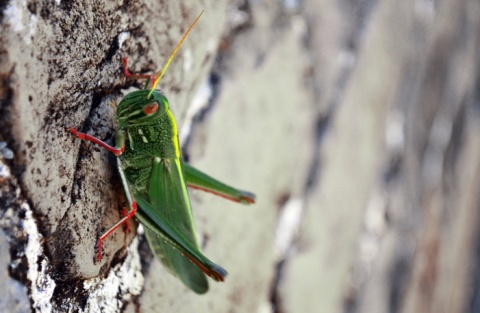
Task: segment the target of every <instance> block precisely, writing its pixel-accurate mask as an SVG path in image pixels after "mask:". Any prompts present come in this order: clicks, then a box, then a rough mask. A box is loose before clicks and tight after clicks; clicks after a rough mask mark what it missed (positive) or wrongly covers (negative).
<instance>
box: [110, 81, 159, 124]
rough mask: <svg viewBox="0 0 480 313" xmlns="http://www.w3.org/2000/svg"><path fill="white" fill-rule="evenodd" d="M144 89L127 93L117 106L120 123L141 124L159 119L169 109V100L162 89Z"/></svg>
mask: <svg viewBox="0 0 480 313" xmlns="http://www.w3.org/2000/svg"><path fill="white" fill-rule="evenodd" d="M149 93H150V90H148V89H142V90H137V91H133V92H130V93H129V94H127V95H126V96H125V97H124V98H123V99H122V101H120V103H119V104H118V107H117V120H118V121H119V123H120V125H132V124H140V123H145V122H149V121H153V120H157V119H158V118H159V117H161V116H162V115H163V114H165V112H167V111H168V100H167V98H166V97H165V96H164V95H163V93H162V92H161V91H160V90H153V92H152V93H151V95H150V96H149Z"/></svg>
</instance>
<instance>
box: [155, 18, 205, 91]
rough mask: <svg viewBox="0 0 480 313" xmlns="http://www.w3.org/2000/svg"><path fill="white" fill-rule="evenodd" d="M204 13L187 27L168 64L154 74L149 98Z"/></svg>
mask: <svg viewBox="0 0 480 313" xmlns="http://www.w3.org/2000/svg"><path fill="white" fill-rule="evenodd" d="M202 14H203V10H202V12H200V14H199V15H198V16H197V18H196V19H195V21H193V23H192V24H190V27H188V29H187V31H186V32H185V34H184V35H183V37H182V39H180V42H179V43H178V44H177V46H176V47H175V50H173V52H172V54H171V55H170V57H169V58H168V61H167V64H165V66H164V67H163V69H162V70H161V71H158V72H157V73H156V74H155V75H154V76H153V82H152V89H150V92H149V93H148V96H147V98H150V96H151V95H152V92H153V90H154V89H155V87H157V84H158V82H159V81H160V79H162V77H163V74H165V72H166V71H167V68H168V66H169V65H170V62H172V60H173V57H174V56H175V54H177V51H178V49H179V48H180V46H181V45H182V43H183V41H184V40H185V38H187V35H188V33H189V32H190V31H191V30H192V28H193V26H195V24H196V23H197V22H198V20H199V19H200V16H202Z"/></svg>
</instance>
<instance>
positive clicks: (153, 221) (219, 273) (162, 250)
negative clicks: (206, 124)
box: [135, 157, 227, 293]
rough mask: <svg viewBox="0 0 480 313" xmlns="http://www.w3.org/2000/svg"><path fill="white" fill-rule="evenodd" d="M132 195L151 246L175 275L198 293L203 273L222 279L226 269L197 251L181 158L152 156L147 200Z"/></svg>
mask: <svg viewBox="0 0 480 313" xmlns="http://www.w3.org/2000/svg"><path fill="white" fill-rule="evenodd" d="M135 198H136V200H137V202H138V204H139V207H140V210H139V212H137V216H138V217H139V219H140V222H141V223H142V224H144V226H146V237H147V240H148V242H149V244H150V247H151V248H152V250H153V252H154V254H155V255H156V256H157V257H158V258H159V260H160V261H162V263H163V264H164V265H165V266H166V267H167V268H168V269H169V270H170V271H171V272H172V273H173V274H174V275H176V276H178V277H179V278H180V279H181V280H182V281H183V282H184V284H185V285H187V286H188V287H189V288H190V289H192V290H193V291H195V292H197V293H205V292H206V291H207V290H208V282H207V279H206V277H205V274H207V275H209V276H210V277H212V278H213V279H215V280H217V281H223V280H224V278H225V276H226V274H227V272H226V271H225V270H224V269H223V268H221V267H220V266H218V265H216V264H215V263H213V262H211V261H210V260H209V259H207V258H206V257H205V256H204V255H203V254H202V252H201V251H200V248H199V245H198V242H197V239H196V235H195V226H194V223H193V218H192V211H191V207H190V199H189V197H188V191H187V186H186V183H185V179H184V173H183V167H182V162H181V161H180V159H171V158H170V159H167V158H164V159H161V158H159V157H157V158H155V159H154V164H153V169H152V175H151V177H150V181H149V187H148V198H149V199H148V200H147V199H144V198H143V197H139V196H136V197H135ZM204 273H205V274H204Z"/></svg>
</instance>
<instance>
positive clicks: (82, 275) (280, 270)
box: [0, 0, 480, 313]
mask: <svg viewBox="0 0 480 313" xmlns="http://www.w3.org/2000/svg"><path fill="white" fill-rule="evenodd" d="M99 3H100V2H99V1H77V2H71V1H57V2H51V1H49V2H46V1H34V0H31V1H26V2H22V1H10V2H8V3H3V4H2V7H1V8H0V9H1V14H0V18H1V20H0V22H1V29H2V31H1V32H0V78H1V80H0V82H1V85H0V123H1V124H0V125H1V127H0V141H6V142H7V144H8V147H9V148H10V149H11V150H12V151H13V152H14V155H15V156H14V159H13V160H5V159H2V160H3V161H2V163H1V164H0V169H3V168H9V169H10V170H11V173H12V175H11V177H6V176H5V175H4V174H2V175H0V185H1V188H2V189H1V193H0V205H2V207H1V215H0V217H1V220H0V221H1V223H0V226H2V228H3V229H4V233H2V232H0V236H2V237H1V238H0V243H2V244H1V245H0V248H1V251H2V253H1V254H0V261H1V262H0V265H1V266H3V267H2V270H3V271H4V272H5V271H6V269H7V264H8V263H9V262H13V263H10V273H11V276H13V277H15V278H17V279H19V280H20V281H21V282H22V283H24V284H25V285H27V286H28V287H27V291H26V292H27V293H28V294H30V293H32V290H33V289H34V288H33V287H32V286H38V285H41V282H32V281H30V280H29V278H28V276H27V275H22V273H23V272H26V271H27V269H26V267H25V266H21V265H25V264H29V263H28V262H26V261H25V260H26V257H25V254H26V253H32V249H30V250H28V251H25V247H24V245H22V244H21V243H25V242H27V241H28V239H25V238H28V235H27V234H30V233H29V232H28V230H25V229H23V230H24V231H25V233H22V227H20V226H19V225H21V219H22V218H23V217H24V216H23V215H22V214H21V212H24V210H25V206H23V207H22V208H23V209H20V206H21V203H25V204H28V206H29V207H30V208H31V209H32V211H33V218H34V219H35V221H36V224H37V226H38V228H39V231H40V233H41V234H42V236H43V239H42V240H40V242H41V244H42V248H43V249H42V250H39V251H41V253H42V255H40V256H34V258H33V259H34V260H35V258H38V259H39V260H42V262H44V263H42V264H47V265H48V266H47V267H46V268H47V269H48V270H47V271H46V272H45V273H43V274H45V275H47V276H48V277H51V278H52V279H53V280H54V281H55V283H56V288H55V290H54V293H53V295H52V297H51V299H50V302H51V304H52V308H53V310H54V311H58V312H64V311H68V310H72V311H76V310H77V309H78V310H86V311H92V312H96V311H98V310H100V308H101V309H102V310H103V311H104V312H114V311H119V310H122V309H123V310H124V311H125V312H278V313H287V312H328V313H330V312H345V313H357V312H358V313H364V312H365V313H367V312H368V313H376V312H378V313H382V312H422V313H423V312H477V311H478V310H480V307H479V304H478V303H480V301H479V298H478V294H479V290H480V289H479V286H480V275H479V272H478V270H477V268H478V267H479V260H478V255H477V253H478V252H477V251H478V248H479V247H480V232H479V230H480V227H479V226H480V225H479V224H480V216H479V214H478V213H479V209H480V206H479V197H480V193H479V192H478V191H479V190H480V189H479V188H480V178H479V177H480V140H479V138H480V126H479V125H480V111H479V110H480V107H479V101H480V100H479V94H478V91H477V90H478V88H479V86H480V84H479V77H478V73H480V71H479V69H480V67H479V64H480V63H479V62H478V56H479V55H480V38H479V36H480V18H479V16H480V3H479V2H478V1H474V0H449V1H426V0H417V1H394V0H386V1H368V0H366V1H357V2H352V1H343V0H342V1H334V0H305V1H301V2H300V3H297V2H296V1H283V2H281V1H273V0H265V1H251V2H247V1H241V0H238V1H225V0H224V1H203V2H202V3H201V4H200V3H198V2H196V1H182V4H178V3H177V2H173V1H125V2H122V1H108V2H102V3H100V4H99ZM202 9H203V10H205V13H204V15H203V17H202V18H201V20H200V22H199V24H198V26H196V27H195V29H194V30H193V31H192V33H191V35H190V36H189V37H188V38H187V40H186V41H185V44H184V46H183V47H182V48H181V51H180V52H179V54H178V56H177V57H176V59H175V60H174V62H173V63H172V65H171V67H170V68H169V71H168V72H167V74H166V76H165V78H163V79H162V81H161V83H160V85H161V86H160V87H161V88H162V90H163V91H164V92H165V94H166V95H167V97H168V99H169V101H170V104H171V108H172V111H173V113H174V115H175V116H176V118H177V122H178V124H179V128H180V129H181V131H182V139H184V142H183V144H184V146H183V147H184V154H185V156H186V157H187V158H188V161H189V162H190V163H192V164H193V165H195V166H196V167H198V168H200V169H201V170H203V171H205V172H207V173H209V174H211V175H212V176H215V177H217V178H219V179H220V180H222V181H225V182H227V183H230V184H232V185H234V186H238V187H240V188H243V189H247V190H251V191H253V192H255V193H256V194H257V197H258V198H257V200H258V201H257V203H256V204H255V205H253V206H243V205H240V204H236V203H230V202H228V201H225V200H224V199H221V198H217V197H214V196H213V195H210V194H204V193H201V192H198V191H192V192H191V198H192V206H193V210H194V212H193V213H194V217H195V221H196V226H197V231H198V234H199V238H200V239H201V241H202V245H203V249H204V252H205V254H206V255H207V256H209V257H210V258H211V259H212V260H214V261H216V262H218V263H219V264H221V265H222V266H224V267H225V268H226V269H227V270H228V271H229V276H228V278H227V280H226V282H225V283H221V284H217V283H214V282H213V281H212V282H211V284H210V285H211V288H210V289H211V290H210V291H209V293H208V294H206V295H204V296H198V295H196V294H193V293H192V292H190V291H189V290H187V289H186V288H185V287H184V286H183V285H182V284H181V283H180V282H179V281H178V280H177V279H176V278H174V277H173V276H171V275H170V274H169V273H168V272H167V271H166V270H165V269H164V268H163V267H162V266H161V264H160V263H159V262H158V261H157V260H156V259H154V258H152V255H151V254H150V253H149V252H148V249H147V248H146V247H145V242H144V241H142V240H143V239H142V237H141V236H140V239H141V240H140V246H139V247H140V248H139V249H137V248H136V242H135V241H134V244H133V245H132V246H130V249H128V250H127V247H128V246H129V245H130V243H131V242H132V238H133V237H134V236H135V232H130V233H128V234H126V233H125V232H124V231H122V230H119V231H117V232H116V233H115V235H114V236H113V237H112V238H111V239H109V240H108V241H107V242H106V244H105V250H104V251H105V258H104V259H103V260H102V262H101V263H100V264H94V263H93V257H94V253H95V251H94V245H95V240H96V238H97V236H98V235H99V234H100V233H101V232H102V231H103V230H104V229H105V228H106V227H108V226H109V225H111V224H112V223H113V222H115V221H116V220H118V218H119V216H120V208H121V206H122V202H123V199H122V197H121V196H119V195H121V189H120V186H119V184H118V177H117V174H116V173H115V169H114V164H115V163H114V158H113V157H112V156H111V155H109V154H108V153H107V152H105V151H103V150H102V149H100V148H98V147H96V146H94V145H92V144H90V143H85V142H80V141H78V140H75V139H73V138H72V136H71V135H70V134H68V133H67V132H65V130H64V127H67V126H75V127H77V128H79V129H80V130H82V131H85V132H88V133H90V134H92V135H95V136H97V137H99V138H101V139H103V140H105V141H107V142H109V143H112V142H113V133H114V131H115V127H116V125H115V123H114V114H115V112H114V108H113V106H112V105H111V103H112V102H118V101H119V100H120V99H121V97H122V95H123V94H124V93H125V92H126V90H127V89H128V88H130V87H140V86H141V84H137V83H136V82H132V81H125V79H124V78H123V77H122V75H121V72H120V67H121V57H122V56H127V57H129V60H130V69H131V70H132V71H136V72H140V71H142V72H146V71H154V70H158V69H159V68H160V67H161V66H162V65H163V64H164V63H165V61H166V58H167V57H168V55H169V54H170V52H171V51H172V49H173V47H174V46H175V44H176V43H177V42H178V40H179V38H180V37H181V35H182V34H183V32H184V31H185V30H186V27H188V25H189V23H190V22H191V21H192V20H193V19H194V18H195V16H196V15H197V14H198V13H199V12H200V11H201V10H202ZM202 86H203V87H202ZM199 90H200V91H201V92H199ZM202 92H203V93H206V94H209V95H210V100H208V99H206V98H205V97H203V98H202V96H201V95H202ZM202 99H203V102H204V104H205V106H204V107H203V109H198V108H197V105H195V103H199V101H200V103H201V102H202ZM187 126H188V127H187ZM0 156H2V154H1V153H0ZM0 173H3V171H2V170H0ZM15 212H16V214H17V216H15ZM19 212H20V213H19ZM13 216H14V217H13ZM22 234H23V235H22ZM22 236H23V237H22ZM7 239H10V256H8V255H7V254H6V253H4V251H6V250H7V248H6V240H7ZM138 255H140V256H141V258H142V260H143V262H142V263H141V265H142V272H141V274H139V273H138V274H136V272H135V269H136V268H137V267H138V266H139V264H140V263H139V262H138ZM132 256H133V257H132ZM12 264H13V265H12ZM39 264H40V263H39ZM22 271H23V272H22ZM129 271H130V276H128V275H129V274H128V273H129ZM120 273H121V274H120ZM132 273H133V275H132ZM115 275H122V276H121V277H134V278H132V279H131V280H132V281H133V280H135V282H136V283H137V284H138V283H139V282H143V281H142V280H141V279H140V278H141V277H140V276H142V275H143V276H144V282H143V290H142V291H141V293H140V292H139V290H138V289H137V288H136V287H135V286H137V285H135V284H134V283H133V282H132V281H130V279H129V281H128V282H125V284H123V285H121V286H120V285H118V286H120V287H118V286H117V285H113V283H110V281H111V280H110V279H112V276H115ZM95 277H96V279H94V280H92V278H95ZM107 277H108V279H107ZM137 279H138V280H137ZM93 282H94V283H93ZM102 282H103V284H102ZM92 284H95V286H96V287H91V286H92ZM109 285H112V286H114V287H111V288H113V289H114V290H113V291H111V292H109V290H108V287H109ZM2 290H3V289H2ZM2 294H3V295H4V296H3V297H2V300H1V301H0V308H4V307H8V306H11V311H12V312H13V311H16V312H22V310H25V307H26V306H28V305H29V303H26V304H25V303H24V304H22V301H25V300H22V299H25V296H22V294H21V288H20V287H19V284H18V283H16V282H15V281H13V280H7V284H6V287H5V291H4V292H2ZM95 300H96V302H95ZM102 305H103V306H102ZM35 310H37V311H39V312H41V311H44V309H42V307H41V306H38V305H37V306H36V307H35Z"/></svg>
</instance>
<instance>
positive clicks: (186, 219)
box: [68, 12, 255, 294]
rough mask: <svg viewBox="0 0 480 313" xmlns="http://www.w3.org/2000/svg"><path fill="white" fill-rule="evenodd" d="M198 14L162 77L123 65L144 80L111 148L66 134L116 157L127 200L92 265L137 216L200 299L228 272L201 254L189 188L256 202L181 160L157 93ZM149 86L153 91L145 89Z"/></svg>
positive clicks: (129, 100) (126, 104)
mask: <svg viewBox="0 0 480 313" xmlns="http://www.w3.org/2000/svg"><path fill="white" fill-rule="evenodd" d="M202 13H203V12H202ZM202 13H200V15H199V16H198V17H197V18H196V19H195V21H194V22H193V23H192V24H191V25H190V27H189V28H188V30H187V31H186V32H185V34H184V35H183V37H182V39H181V40H180V42H179V43H178V44H177V46H176V47H175V49H174V51H173V52H172V54H171V55H170V58H169V59H168V61H167V63H166V65H165V66H164V68H163V70H162V71H159V72H158V73H156V74H155V75H152V76H150V75H134V74H130V73H129V72H128V69H127V61H126V59H125V58H124V59H123V61H124V67H123V71H124V74H125V75H126V76H127V77H130V78H148V80H147V83H146V84H145V88H144V89H142V90H137V91H133V92H130V93H129V94H127V95H126V96H125V97H124V98H123V99H122V100H121V101H120V103H119V105H118V107H117V111H116V119H117V121H118V125H119V127H118V131H117V133H116V136H115V146H114V147H113V146H110V145H108V144H106V143H105V142H103V141H101V140H99V139H97V138H95V137H93V136H91V135H88V134H85V133H81V132H78V131H77V130H76V129H75V128H69V129H68V130H69V131H70V132H71V133H72V134H73V135H75V136H76V137H77V138H80V139H83V140H87V141H91V142H93V143H95V144H98V145H99V146H101V147H103V148H105V149H107V150H108V151H110V152H112V153H114V154H115V155H116V156H117V167H118V172H119V173H120V179H121V182H122V185H123V188H124V191H125V196H126V199H127V205H128V212H127V213H125V214H124V216H123V218H122V219H120V220H119V221H118V222H117V223H116V224H114V225H113V226H112V227H110V228H109V229H108V230H107V231H106V232H105V233H103V235H101V236H100V238H99V239H98V242H97V244H96V259H95V261H96V262H99V261H101V259H102V246H103V242H104V241H105V239H106V238H107V237H108V236H109V235H110V234H112V232H113V231H115V230H116V229H117V228H118V227H120V226H121V225H123V224H124V223H126V222H127V221H128V220H129V219H130V218H132V217H133V216H135V217H137V218H138V220H139V221H140V223H141V224H142V225H143V226H144V228H145V235H146V238H147V240H148V243H149V245H150V248H151V249H152V251H153V253H154V254H155V255H156V256H157V257H158V259H159V260H160V261H162V263H163V264H164V265H165V266H166V267H167V268H168V269H169V270H170V271H171V272H172V273H173V274H174V275H176V276H178V277H179V278H180V280H181V281H182V282H183V283H184V284H185V285H186V286H187V287H189V288H190V289H192V290H193V291H195V292H196V293H199V294H202V293H205V292H206V291H207V290H208V281H207V278H206V276H205V274H206V275H208V276H210V277H211V278H212V279H214V280H215V281H224V280H225V277H226V275H227V271H226V270H225V269H223V268H222V267H221V266H219V265H217V264H215V263H213V262H212V261H210V260H209V259H208V258H207V257H205V256H204V255H203V254H202V252H201V251H200V247H199V244H198V240H197V238H196V235H195V226H194V222H193V218H192V212H191V207H190V199H189V196H188V191H187V185H188V186H189V187H193V188H196V189H201V190H204V191H207V192H211V193H213V194H215V195H218V196H221V197H224V198H227V199H230V200H233V201H237V202H241V203H244V204H250V203H254V202H255V195H254V194H252V193H250V192H246V191H242V190H238V189H235V188H232V187H230V186H228V185H226V184H224V183H222V182H220V181H218V180H216V179H214V178H212V177H210V176H208V175H207V174H204V173H202V172H201V171H199V170H197V169H196V168H194V167H192V166H191V165H189V164H187V163H185V162H184V161H183V160H182V157H181V153H180V148H179V147H180V146H179V142H178V132H177V126H176V122H175V119H174V117H173V115H172V113H171V111H170V109H169V103H168V100H167V98H166V97H165V95H164V94H163V93H162V92H161V91H160V90H157V89H155V87H156V85H157V83H158V81H159V80H160V79H161V78H162V76H163V74H164V73H165V71H166V69H167V68H168V66H169V64H170V62H171V60H172V59H173V57H174V56H175V54H176V52H177V50H178V49H179V47H180V46H181V44H182V43H183V41H184V40H185V38H186V37H187V35H188V33H189V32H190V31H191V29H192V28H193V26H194V25H195V24H196V23H197V21H198V19H199V18H200V16H201V15H202ZM150 83H151V88H148V86H149V85H150ZM137 206H138V208H139V209H138V210H137Z"/></svg>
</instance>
